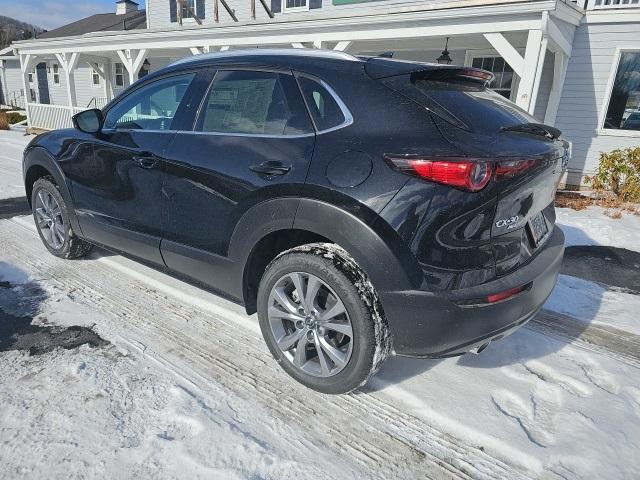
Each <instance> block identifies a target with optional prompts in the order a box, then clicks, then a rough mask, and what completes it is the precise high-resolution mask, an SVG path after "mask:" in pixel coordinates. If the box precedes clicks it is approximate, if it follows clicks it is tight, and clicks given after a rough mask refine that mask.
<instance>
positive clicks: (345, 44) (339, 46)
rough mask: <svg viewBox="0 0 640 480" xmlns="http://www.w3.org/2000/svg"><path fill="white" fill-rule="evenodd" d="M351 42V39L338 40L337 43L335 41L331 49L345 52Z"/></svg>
mask: <svg viewBox="0 0 640 480" xmlns="http://www.w3.org/2000/svg"><path fill="white" fill-rule="evenodd" d="M352 43H353V42H352V41H342V42H338V43H336V46H335V47H333V49H334V50H336V51H338V52H346V51H347V49H348V48H349V47H350V46H351V44H352Z"/></svg>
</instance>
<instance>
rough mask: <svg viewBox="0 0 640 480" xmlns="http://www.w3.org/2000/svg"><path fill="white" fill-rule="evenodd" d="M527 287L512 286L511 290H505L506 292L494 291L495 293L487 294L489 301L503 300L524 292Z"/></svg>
mask: <svg viewBox="0 0 640 480" xmlns="http://www.w3.org/2000/svg"><path fill="white" fill-rule="evenodd" d="M524 289H525V286H522V287H516V288H510V289H509V290H505V291H504V292H499V293H494V294H493V295H488V296H487V303H496V302H501V301H502V300H506V299H507V298H511V297H513V296H514V295H517V294H518V293H520V292H522V291H523V290H524Z"/></svg>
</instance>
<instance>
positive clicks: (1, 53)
mask: <svg viewBox="0 0 640 480" xmlns="http://www.w3.org/2000/svg"><path fill="white" fill-rule="evenodd" d="M13 56H14V54H13V47H12V46H11V45H9V46H8V47H7V48H2V49H0V57H13Z"/></svg>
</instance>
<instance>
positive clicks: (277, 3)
mask: <svg viewBox="0 0 640 480" xmlns="http://www.w3.org/2000/svg"><path fill="white" fill-rule="evenodd" d="M283 1H285V0H271V11H272V12H273V13H280V12H282V2H283Z"/></svg>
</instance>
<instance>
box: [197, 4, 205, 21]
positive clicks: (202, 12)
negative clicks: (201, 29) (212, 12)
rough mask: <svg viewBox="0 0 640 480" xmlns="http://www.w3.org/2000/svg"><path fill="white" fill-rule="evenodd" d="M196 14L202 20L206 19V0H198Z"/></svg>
mask: <svg viewBox="0 0 640 480" xmlns="http://www.w3.org/2000/svg"><path fill="white" fill-rule="evenodd" d="M196 15H197V16H198V18H199V19H200V20H204V16H205V8H204V0H196Z"/></svg>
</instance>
